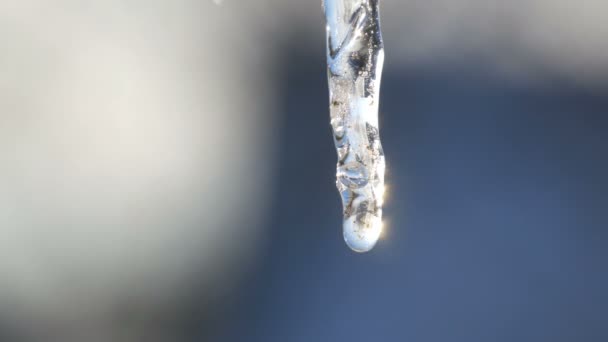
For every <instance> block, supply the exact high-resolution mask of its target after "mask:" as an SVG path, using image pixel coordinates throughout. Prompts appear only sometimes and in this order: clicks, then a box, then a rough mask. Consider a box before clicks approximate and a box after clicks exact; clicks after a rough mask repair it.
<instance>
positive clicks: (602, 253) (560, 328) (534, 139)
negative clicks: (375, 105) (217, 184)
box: [229, 49, 608, 342]
mask: <svg viewBox="0 0 608 342" xmlns="http://www.w3.org/2000/svg"><path fill="white" fill-rule="evenodd" d="M291 50H292V51H293V49H291ZM316 52H317V51H314V53H316ZM321 57H322V53H319V54H298V55H295V56H289V58H288V59H286V60H288V61H289V64H287V65H286V66H285V68H286V70H285V72H284V77H285V78H284V81H283V87H282V91H283V94H282V97H281V98H282V99H284V103H283V104H282V106H283V107H282V114H283V116H282V122H281V124H280V127H281V131H280V143H281V146H282V147H281V150H280V156H279V159H278V160H279V162H278V165H277V168H278V170H277V171H278V172H277V173H278V176H279V177H278V180H277V185H276V186H277V188H276V189H277V192H276V194H275V202H274V205H273V207H272V213H271V215H272V221H271V224H270V226H269V227H268V229H269V230H270V236H271V240H270V241H269V245H268V249H267V250H266V251H265V254H264V255H263V260H262V264H261V265H260V266H259V268H258V269H257V270H256V271H255V272H254V274H252V275H251V277H250V278H249V279H247V281H246V282H245V283H244V284H245V286H243V288H242V293H241V296H240V297H239V300H238V301H237V307H238V313H237V315H236V316H235V317H234V318H235V321H234V322H233V326H232V327H231V328H230V330H231V331H230V333H229V335H230V336H231V339H232V340H235V341H264V342H271V341H281V342H283V341H290V342H297V341H302V342H309V341H416V342H423V341H437V342H445V341H463V342H470V341H505V342H507V341H508V342H512V341H518V342H522V341H534V342H538V341H551V342H558V341H586V342H592V341H598V342H599V341H602V342H603V341H608V273H607V270H608V263H607V261H608V248H607V247H608V213H607V210H606V207H607V205H608V180H607V176H608V97H606V94H605V93H602V92H595V93H594V92H591V91H588V90H585V89H580V88H576V87H574V86H571V85H568V84H560V83H557V84H554V85H552V86H550V87H547V86H546V87H543V88H540V87H536V88H529V89H527V88H523V87H522V88H518V87H516V86H513V85H509V84H504V83H501V82H500V81H499V80H496V79H493V78H491V77H487V76H484V75H483V74H481V73H478V74H476V73H475V71H474V68H459V69H458V68H454V70H450V69H449V68H448V69H443V70H436V69H431V68H429V69H427V70H417V71H401V72H400V71H397V70H392V69H391V65H390V64H389V65H387V68H386V69H385V74H384V79H383V88H382V91H383V94H382V101H381V112H382V116H381V136H382V141H383V144H384V150H385V152H386V156H387V171H388V173H387V183H388V189H389V191H388V196H387V199H386V206H385V210H384V212H385V221H386V228H385V229H386V232H385V236H384V239H383V240H381V241H380V242H379V243H378V245H377V246H376V248H375V249H374V250H373V251H372V252H370V253H367V254H356V253H353V252H351V251H350V250H349V249H348V248H347V247H346V245H345V244H344V242H343V240H342V234H341V226H340V225H341V207H340V200H339V197H338V193H337V191H336V189H335V185H334V182H335V180H334V177H335V162H336V155H335V151H334V149H333V141H332V138H331V131H330V126H329V118H328V117H329V114H328V103H327V88H326V87H327V86H326V77H325V74H324V73H323V70H324V62H323V60H322V59H321Z"/></svg>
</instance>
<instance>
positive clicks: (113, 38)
mask: <svg viewBox="0 0 608 342" xmlns="http://www.w3.org/2000/svg"><path fill="white" fill-rule="evenodd" d="M239 13H241V14H242V13H243V11H242V10H239ZM254 27H255V26H254ZM262 35H263V32H262V31H261V30H252V29H251V25H250V21H249V20H244V19H243V18H241V19H239V20H237V18H235V14H234V13H232V12H231V10H230V9H229V8H227V6H222V7H218V6H217V5H215V4H214V3H213V2H211V1H202V2H201V1H189V2H183V1H176V2H171V1H116V0H110V1H88V2H79V1H30V0H26V1H3V2H1V3H0V41H1V42H2V53H1V56H0V75H2V76H1V77H0V189H1V191H0V283H1V284H0V320H2V321H1V322H0V329H5V328H7V327H8V328H9V329H10V330H15V331H17V332H18V333H19V334H23V335H22V336H24V337H25V338H29V339H31V340H36V341H38V340H40V341H55V340H57V341H70V340H74V341H92V340H95V341H97V340H99V341H122V340H125V341H130V340H132V339H131V338H130V337H129V336H130V335H129V334H133V336H141V334H142V332H141V331H137V329H138V327H129V326H128V325H129V324H130V323H129V321H130V320H133V321H137V320H138V318H135V319H133V318H132V317H129V315H134V316H137V315H140V316H143V317H146V315H149V316H152V317H154V316H159V318H156V321H162V319H163V315H165V314H166V315H170V314H171V313H170V312H171V310H174V309H175V308H174V306H176V305H179V301H180V300H182V301H183V300H187V297H188V294H189V293H195V292H196V293H197V294H196V296H198V297H200V296H203V297H206V298H202V299H201V298H199V300H201V301H203V302H205V301H210V302H211V301H213V300H214V299H215V298H220V297H221V296H222V295H224V292H227V291H229V289H230V288H231V287H232V286H234V283H235V282H236V281H238V275H239V274H240V273H241V272H242V271H243V267H245V266H246V265H248V264H249V263H250V261H249V259H250V258H252V257H253V256H254V253H255V252H256V250H258V249H259V248H260V243H263V240H260V237H261V233H262V232H261V231H260V229H261V228H260V227H261V223H262V219H263V215H262V214H263V213H264V211H265V210H267V208H266V206H267V203H268V201H269V200H270V199H269V197H268V196H269V191H268V184H269V181H270V171H271V165H270V162H271V158H272V151H273V150H272V148H271V146H269V145H268V143H269V139H268V138H267V137H268V136H270V133H271V130H272V128H273V126H272V122H273V120H272V117H271V116H270V115H271V113H272V111H271V106H270V105H269V101H268V99H267V96H266V94H267V93H268V92H270V91H271V88H270V87H271V86H272V85H271V84H270V80H271V79H270V78H268V77H267V76H266V75H265V74H264V71H265V70H266V68H267V67H266V65H267V63H268V60H267V59H266V58H262V55H261V53H260V51H261V49H260V48H257V47H256V44H255V43H254V42H255V41H256V40H259V39H261V38H263V37H262ZM201 294H202V295H201ZM175 303H177V304H175ZM166 312H169V313H168V314H167V313H166ZM121 314H124V315H126V316H127V319H126V320H124V321H122V322H121V321H120V320H119V321H117V319H116V316H117V315H118V316H120V315H121ZM139 320H143V319H141V318H139ZM155 323H159V322H155V320H154V319H151V320H150V322H149V323H147V324H143V326H145V330H149V331H148V333H147V334H146V335H145V336H148V335H150V337H146V339H147V340H151V341H155V340H157V339H158V340H162V341H165V340H166V341H171V340H172V339H171V333H170V332H166V331H160V330H162V329H166V328H167V327H166V326H163V324H160V325H159V326H155ZM125 325H127V326H125ZM140 328H141V327H140ZM150 331H155V332H156V333H152V332H150ZM0 333H1V332H0ZM20 336H21V335H20Z"/></svg>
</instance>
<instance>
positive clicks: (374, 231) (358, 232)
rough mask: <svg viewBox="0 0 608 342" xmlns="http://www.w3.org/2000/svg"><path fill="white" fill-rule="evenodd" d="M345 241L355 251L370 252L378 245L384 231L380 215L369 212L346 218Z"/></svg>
mask: <svg viewBox="0 0 608 342" xmlns="http://www.w3.org/2000/svg"><path fill="white" fill-rule="evenodd" d="M343 229H344V241H345V242H346V244H347V245H348V247H350V249H352V250H353V251H355V252H360V253H362V252H368V251H370V250H371V249H372V248H374V246H375V245H376V242H378V239H379V238H380V233H381V232H382V220H381V219H380V217H378V216H376V215H374V214H372V213H370V212H367V213H364V214H363V215H352V216H348V217H346V218H345V219H344V228H343Z"/></svg>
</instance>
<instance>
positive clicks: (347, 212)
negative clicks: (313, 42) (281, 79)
mask: <svg viewBox="0 0 608 342" xmlns="http://www.w3.org/2000/svg"><path fill="white" fill-rule="evenodd" d="M324 5H325V16H326V19H327V67H328V81H329V95H330V114H331V121H330V123H331V126H332V129H333V133H334V142H335V145H336V150H337V154H338V164H337V172H336V178H337V181H336V185H337V187H338V191H339V192H340V195H341V198H342V205H343V212H344V222H343V229H344V240H345V241H346V243H347V244H348V246H349V247H350V248H351V249H353V250H354V251H357V252H366V251H369V250H371V249H372V248H373V247H374V245H375V244H376V241H377V240H378V238H379V236H380V233H381V230H382V198H383V195H384V168H385V166H384V152H383V151H382V145H381V144H380V135H379V131H378V95H379V91H380V75H381V71H382V65H383V62H384V48H383V43H382V36H381V34H380V22H379V15H378V0H325V3H324Z"/></svg>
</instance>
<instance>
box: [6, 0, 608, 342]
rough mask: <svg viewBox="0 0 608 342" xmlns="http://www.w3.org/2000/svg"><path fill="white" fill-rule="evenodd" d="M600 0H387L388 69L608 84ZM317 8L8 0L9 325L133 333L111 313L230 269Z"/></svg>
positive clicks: (245, 252)
mask: <svg viewBox="0 0 608 342" xmlns="http://www.w3.org/2000/svg"><path fill="white" fill-rule="evenodd" d="M607 9H608V3H606V2H605V1H599V0H596V1H584V2H576V1H561V0H560V1H556V0H553V1H551V0H532V1H509V2H507V1H483V0H469V1H449V0H442V1H433V2H427V1H400V0H383V1H382V15H383V28H384V33H385V40H386V50H387V70H389V71H390V70H391V68H415V67H416V66H418V65H424V64H427V63H443V62H445V63H448V62H452V61H456V62H459V61H466V60H467V59H469V58H475V59H482V60H483V61H486V62H487V64H488V65H489V68H490V69H491V70H494V71H496V73H497V75H501V76H505V78H511V79H518V80H524V81H525V80H534V79H536V78H538V77H541V78H542V75H544V74H546V73H556V74H559V75H561V76H563V77H567V78H569V79H572V80H574V81H576V82H580V83H582V84H597V82H600V83H603V82H604V81H605V80H606V79H607V76H608V75H607V73H608V44H606V37H608V21H607V20H606V13H608V12H607ZM322 20H323V16H322V9H321V1H320V0H316V1H284V0H272V1H269V0H267V1H262V0H260V1H246V0H223V1H216V0H200V1H194V0H190V1H186V0H178V1H160V0H156V1H142V0H133V1H127V0H105V1H87V2H80V1H68V0H55V1H42V0H40V1H33V0H22V1H16V0H14V1H11V0H4V1H2V2H0V41H1V42H2V51H1V54H0V75H1V77H0V320H1V321H2V325H4V326H9V327H10V328H11V329H14V330H17V331H19V332H20V333H23V334H26V335H27V337H28V338H30V339H32V340H41V341H42V340H44V341H54V340H57V341H70V340H74V341H97V340H99V341H108V340H112V341H131V340H133V339H131V338H130V335H129V333H133V334H135V335H137V334H138V331H137V328H134V329H135V330H134V331H131V330H129V329H127V332H124V331H122V330H121V329H122V328H121V327H122V324H123V322H120V321H118V322H117V321H116V320H115V319H114V316H113V315H114V314H115V313H116V312H117V311H121V310H124V311H126V312H129V310H130V309H129V308H125V307H127V306H129V305H136V306H138V310H141V311H146V310H150V311H154V310H160V311H161V312H162V310H163V308H165V307H167V306H169V307H170V305H169V304H167V303H171V302H172V301H173V300H177V299H175V298H180V296H182V295H183V293H184V292H186V293H187V292H188V291H198V292H200V293H203V294H204V295H205V296H208V298H209V301H210V302H212V301H213V300H217V299H218V298H221V297H222V296H223V295H224V291H227V290H226V289H229V288H230V287H231V286H234V284H235V283H237V282H238V279H239V278H238V276H239V275H240V274H242V273H243V272H245V271H246V270H247V269H248V267H249V266H250V265H251V263H252V262H254V261H252V260H255V256H256V255H257V253H258V252H260V251H261V250H263V241H264V229H263V228H264V224H263V223H264V213H266V212H267V211H268V209H269V208H268V207H267V206H268V203H269V202H270V201H271V199H272V198H271V197H270V196H271V192H272V186H273V183H272V177H273V173H272V172H273V168H272V162H273V154H274V147H273V143H276V141H275V140H274V138H275V137H276V134H274V130H275V128H276V126H275V124H274V123H275V122H276V121H277V120H278V115H288V113H277V108H276V106H277V102H278V99H277V98H275V97H274V95H273V94H275V93H276V92H275V90H276V87H277V83H276V82H275V81H276V80H277V79H278V78H279V77H280V76H281V75H279V74H277V72H280V70H276V69H275V68H274V65H275V63H276V62H277V58H280V57H281V56H282V55H281V54H280V53H279V51H278V46H277V45H278V44H277V41H280V40H284V39H288V38H289V36H288V33H289V32H293V31H294V30H297V31H299V32H307V33H310V34H307V36H306V37H308V38H307V39H308V40H309V41H315V42H316V41H323V40H324V33H323V25H324V23H323V21H322ZM302 48H303V49H306V46H305V45H304V44H303V46H302ZM307 53H310V51H307ZM321 53H322V51H321ZM283 63H284V61H283ZM319 72H320V73H322V72H325V71H324V70H319ZM319 86H321V85H319ZM319 101H326V99H319ZM318 114H319V115H326V113H318ZM311 134H313V135H315V134H321V133H319V132H316V133H315V132H311ZM328 148H332V147H331V146H328ZM201 279H202V280H201ZM192 287H194V288H192ZM133 303H136V304H133ZM168 310H170V309H168ZM148 328H149V329H152V330H154V329H163V327H162V325H161V326H160V327H148ZM164 333H166V334H167V335H164ZM152 335H153V336H154V338H148V340H149V341H155V340H158V341H172V338H171V333H170V332H163V333H159V334H152ZM137 336H139V335H137ZM167 336H169V337H167Z"/></svg>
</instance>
